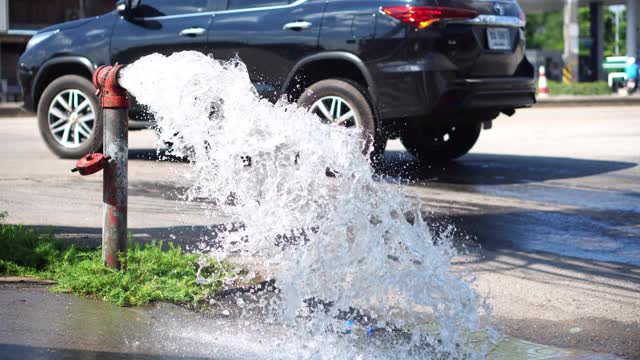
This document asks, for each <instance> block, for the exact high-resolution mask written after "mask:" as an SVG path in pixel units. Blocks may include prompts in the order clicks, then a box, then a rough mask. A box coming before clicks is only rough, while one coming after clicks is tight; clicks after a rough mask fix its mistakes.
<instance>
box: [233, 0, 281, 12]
mask: <svg viewBox="0 0 640 360" xmlns="http://www.w3.org/2000/svg"><path fill="white" fill-rule="evenodd" d="M291 2H292V1H290V0H266V1H265V0H229V6H228V9H229V10H235V9H249V8H260V7H267V6H278V5H288V4H289V3H291Z"/></svg>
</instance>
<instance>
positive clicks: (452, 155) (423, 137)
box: [400, 123, 481, 162]
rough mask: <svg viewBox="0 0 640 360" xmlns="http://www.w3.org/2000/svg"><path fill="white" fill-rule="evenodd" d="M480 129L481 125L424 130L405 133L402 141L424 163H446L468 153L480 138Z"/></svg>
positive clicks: (459, 125)
mask: <svg viewBox="0 0 640 360" xmlns="http://www.w3.org/2000/svg"><path fill="white" fill-rule="evenodd" d="M480 128H481V124H480V123H461V124H455V125H450V126H445V127H441V128H437V129H434V128H424V129H419V130H415V131H405V132H404V134H402V136H401V138H400V140H401V141H402V144H403V145H404V147H405V148H406V149H407V151H409V153H411V155H413V156H415V157H416V158H418V160H420V161H422V162H446V161H449V160H453V159H457V158H459V157H461V156H463V155H464V154H466V153H468V152H469V150H471V148H472V147H473V145H475V143H476V141H477V140H478V137H479V136H480V131H481V129H480Z"/></svg>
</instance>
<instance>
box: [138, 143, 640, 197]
mask: <svg viewBox="0 0 640 360" xmlns="http://www.w3.org/2000/svg"><path fill="white" fill-rule="evenodd" d="M129 159H130V160H150V161H167V162H187V160H186V159H184V158H178V157H175V156H169V155H167V153H166V152H165V151H163V150H160V151H159V152H158V151H156V150H155V149H130V150H129ZM635 166H638V164H636V163H633V162H622V161H605V160H586V159H574V158H560V157H545V156H521V155H500V154H468V155H466V156H464V157H462V158H460V159H458V160H456V161H452V162H450V163H446V164H430V165H429V164H427V165H424V164H421V163H420V162H419V161H417V160H416V159H415V158H414V157H413V156H411V155H409V154H408V153H407V152H405V151H397V150H395V151H387V152H386V153H385V159H384V162H383V164H382V165H381V167H380V168H379V169H378V173H379V174H380V175H382V176H384V177H389V178H392V179H395V180H397V181H402V182H422V181H428V182H438V183H450V184H462V185H505V184H524V183H531V182H539V181H545V180H557V179H569V178H578V177H585V176H593V175H598V174H604V173H609V172H614V171H619V170H625V169H629V168H632V167H635ZM638 196H640V195H638Z"/></svg>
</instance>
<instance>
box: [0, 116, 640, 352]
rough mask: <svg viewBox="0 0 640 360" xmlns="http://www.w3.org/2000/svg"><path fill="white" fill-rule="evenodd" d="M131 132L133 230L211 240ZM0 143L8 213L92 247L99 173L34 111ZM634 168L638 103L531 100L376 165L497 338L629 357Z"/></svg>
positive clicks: (636, 199) (634, 305)
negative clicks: (469, 282) (430, 151)
mask: <svg viewBox="0 0 640 360" xmlns="http://www.w3.org/2000/svg"><path fill="white" fill-rule="evenodd" d="M130 139H131V149H132V150H131V154H130V159H131V162H130V184H129V185H130V186H129V189H130V200H129V201H130V206H129V226H130V231H131V232H132V233H133V235H134V238H135V239H136V240H138V241H150V240H151V239H157V238H160V239H167V240H174V241H179V242H180V243H183V244H186V245H190V244H191V245H194V244H196V243H197V242H198V241H199V239H201V237H202V235H203V234H208V236H209V237H210V238H213V237H215V235H214V233H215V231H212V229H214V230H215V228H216V226H219V224H221V223H224V220H225V219H223V218H213V219H212V218H207V217H205V216H204V214H203V213H202V210H201V208H200V206H199V205H198V204H197V203H196V204H186V203H183V202H180V201H176V199H178V198H179V196H180V194H181V192H182V191H184V189H185V188H186V186H188V182H187V181H186V180H185V179H183V178H181V177H180V176H179V174H180V173H182V172H184V171H185V170H186V168H187V166H188V165H187V164H186V163H183V162H173V161H158V160H159V158H158V155H157V154H156V152H155V151H154V150H153V149H152V147H153V145H154V142H155V137H154V135H153V133H152V132H150V131H143V132H135V133H131V135H130ZM0 150H1V151H0V211H7V212H8V213H9V217H8V219H7V222H9V223H17V224H27V225H31V226H35V227H37V228H41V229H52V230H53V231H54V232H55V233H57V234H58V235H59V236H61V237H65V238H68V239H70V241H79V242H88V243H96V242H99V238H100V231H101V230H100V227H101V217H100V213H101V193H100V190H101V177H99V176H98V177H91V178H81V177H79V176H77V175H74V174H71V173H70V172H69V169H70V168H71V167H72V165H73V161H69V160H59V159H57V158H55V157H54V156H53V155H51V154H50V153H49V152H48V150H47V149H46V147H45V146H44V145H43V144H42V141H41V140H40V138H39V135H38V131H37V126H36V122H35V119H34V118H24V119H0ZM639 163H640V107H611V108H607V107H583V108H541V109H529V110H523V111H520V112H518V113H517V114H516V115H514V116H513V117H511V118H508V117H506V116H502V117H501V118H499V119H498V120H496V121H495V122H494V128H493V129H491V130H488V131H483V133H482V135H481V138H480V140H479V142H478V144H477V145H476V147H474V149H473V151H472V152H471V153H470V154H469V155H467V156H465V157H463V158H462V159H460V160H458V161H455V162H452V163H450V164H447V165H438V166H435V165H431V166H430V165H423V164H420V163H418V162H417V161H416V160H415V159H414V158H413V157H411V156H410V155H409V154H407V153H406V152H405V151H404V149H403V148H402V146H401V144H400V143H399V142H398V141H392V142H390V143H389V145H388V147H387V153H386V161H385V164H384V165H383V167H382V169H381V170H380V172H379V174H380V175H381V177H382V179H383V180H384V181H388V182H390V183H394V184H397V186H399V187H402V188H403V190H404V191H406V192H407V194H408V195H409V196H410V199H412V200H413V201H416V202H420V204H421V205H422V208H423V211H424V214H425V216H426V217H427V218H428V219H429V223H430V227H431V230H432V232H433V234H434V236H436V237H438V236H445V235H446V234H454V236H453V238H454V239H455V241H456V242H457V243H458V244H459V245H460V247H461V248H464V249H466V250H467V252H468V256H467V257H466V258H465V259H464V260H461V261H460V264H459V266H460V267H461V268H465V269H471V271H472V272H473V273H474V275H475V276H477V284H478V288H479V291H480V292H481V293H483V294H485V295H487V296H489V298H490V303H491V304H492V305H493V307H494V319H495V321H496V323H497V325H498V327H500V328H501V329H503V330H504V331H505V332H506V333H507V334H509V335H513V336H516V337H518V338H523V339H526V340H531V341H534V342H537V343H542V344H548V345H556V346H562V347H572V348H580V349H585V350H591V351H598V352H606V353H616V354H619V355H622V356H623V357H626V358H640V342H639V341H638V340H637V339H640V323H639V321H640V167H639V166H638V164H639ZM212 234H213V235H212ZM0 293H2V290H0ZM2 314H4V312H3V311H1V310H0V320H1V319H2V318H3V317H5V316H6V315H2ZM575 329H579V330H575ZM0 343H5V344H7V342H6V341H3V339H2V338H0ZM17 345H20V344H19V342H16V346H17ZM45 348H46V346H45ZM44 358H46V357H44Z"/></svg>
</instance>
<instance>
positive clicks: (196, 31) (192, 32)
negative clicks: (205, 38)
mask: <svg viewBox="0 0 640 360" xmlns="http://www.w3.org/2000/svg"><path fill="white" fill-rule="evenodd" d="M206 31H207V30H205V29H203V28H199V27H192V28H188V29H184V30H182V31H180V36H188V37H195V36H200V35H204V33H205V32H206Z"/></svg>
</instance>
